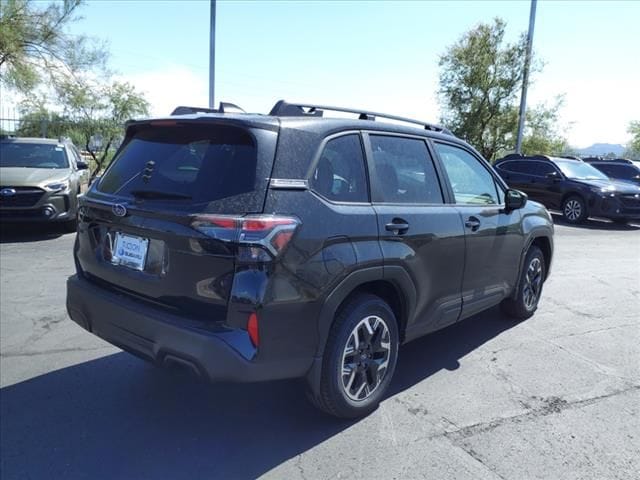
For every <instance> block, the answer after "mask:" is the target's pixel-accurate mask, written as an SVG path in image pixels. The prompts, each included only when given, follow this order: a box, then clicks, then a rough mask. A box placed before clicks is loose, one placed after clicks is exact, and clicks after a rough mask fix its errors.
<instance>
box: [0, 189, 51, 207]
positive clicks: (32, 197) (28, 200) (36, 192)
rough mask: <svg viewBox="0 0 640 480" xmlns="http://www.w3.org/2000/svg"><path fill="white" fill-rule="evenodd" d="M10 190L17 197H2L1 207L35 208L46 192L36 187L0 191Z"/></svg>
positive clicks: (0, 196) (0, 197) (0, 199)
mask: <svg viewBox="0 0 640 480" xmlns="http://www.w3.org/2000/svg"><path fill="white" fill-rule="evenodd" d="M5 188H7V189H8V188H10V189H13V190H15V191H16V193H15V195H11V196H5V195H0V207H33V206H34V205H35V204H36V203H38V201H39V200H40V199H41V198H42V195H44V190H42V189H41V188H35V187H9V186H7V187H4V186H3V187H0V190H3V189H5Z"/></svg>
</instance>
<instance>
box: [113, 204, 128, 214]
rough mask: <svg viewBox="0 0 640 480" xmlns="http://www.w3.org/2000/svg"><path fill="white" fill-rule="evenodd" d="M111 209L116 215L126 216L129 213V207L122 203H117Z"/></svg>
mask: <svg viewBox="0 0 640 480" xmlns="http://www.w3.org/2000/svg"><path fill="white" fill-rule="evenodd" d="M111 211H112V212H113V214H114V215H115V216H116V217H124V216H125V215H126V214H127V207H125V206H124V205H122V204H121V203H116V204H115V205H114V206H112V207H111Z"/></svg>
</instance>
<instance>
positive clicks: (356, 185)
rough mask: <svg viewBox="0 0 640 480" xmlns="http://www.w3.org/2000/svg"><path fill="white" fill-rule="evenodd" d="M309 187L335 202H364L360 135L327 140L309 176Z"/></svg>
mask: <svg viewBox="0 0 640 480" xmlns="http://www.w3.org/2000/svg"><path fill="white" fill-rule="evenodd" d="M310 183H311V188H313V189H314V190H315V191H316V192H318V193H319V194H320V195H322V196H323V197H325V198H327V199H329V200H333V201H336V202H367V201H368V194H367V180H366V175H365V170H364V155H363V154H362V144H361V143H360V136H359V135H356V134H353V135H344V136H342V137H338V138H334V139H332V140H329V141H328V142H327V144H326V145H325V147H324V150H323V151H322V155H321V156H320V160H319V161H318V165H317V167H316V169H315V171H314V172H313V175H312V177H311V182H310Z"/></svg>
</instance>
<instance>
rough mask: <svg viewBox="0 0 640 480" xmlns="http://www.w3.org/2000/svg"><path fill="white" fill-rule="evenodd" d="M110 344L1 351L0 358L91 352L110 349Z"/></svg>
mask: <svg viewBox="0 0 640 480" xmlns="http://www.w3.org/2000/svg"><path fill="white" fill-rule="evenodd" d="M111 348H113V347H111V346H110V345H104V346H100V347H91V348H82V347H72V348H54V349H52V350H42V351H39V352H2V353H0V358H13V357H36V356H38V355H48V354H50V353H68V352H91V351H93V350H103V349H111Z"/></svg>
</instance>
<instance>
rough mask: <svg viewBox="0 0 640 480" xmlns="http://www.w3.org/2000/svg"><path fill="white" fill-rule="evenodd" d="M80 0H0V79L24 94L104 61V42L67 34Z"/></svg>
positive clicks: (101, 64)
mask: <svg viewBox="0 0 640 480" xmlns="http://www.w3.org/2000/svg"><path fill="white" fill-rule="evenodd" d="M82 2H83V0H63V1H62V2H51V3H50V4H48V5H46V6H43V5H42V3H40V2H36V1H34V0H1V1H0V81H1V82H2V83H3V84H4V85H6V86H7V87H8V88H12V89H15V90H18V91H20V92H22V93H25V94H30V93H31V92H32V90H33V88H34V87H36V86H37V85H39V84H41V83H42V82H50V81H52V80H56V79H57V77H60V76H63V77H66V76H69V75H74V74H75V73H76V72H81V71H86V70H88V69H94V68H96V67H102V66H104V62H105V59H106V56H107V53H106V50H105V48H104V45H102V44H96V43H95V41H93V40H91V39H90V38H88V37H86V36H82V35H80V36H78V35H71V34H69V33H68V32H67V27H68V26H69V25H71V24H72V23H74V22H76V21H78V20H79V19H80V17H78V16H77V11H78V9H79V7H80V6H81V5H82Z"/></svg>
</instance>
